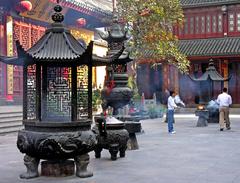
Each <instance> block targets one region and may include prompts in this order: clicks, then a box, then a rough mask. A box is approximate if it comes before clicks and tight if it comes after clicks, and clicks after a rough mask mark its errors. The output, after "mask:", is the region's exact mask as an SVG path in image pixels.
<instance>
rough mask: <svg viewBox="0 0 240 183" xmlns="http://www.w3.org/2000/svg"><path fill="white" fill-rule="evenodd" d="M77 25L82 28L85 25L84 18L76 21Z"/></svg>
mask: <svg viewBox="0 0 240 183" xmlns="http://www.w3.org/2000/svg"><path fill="white" fill-rule="evenodd" d="M77 24H78V25H79V26H81V27H84V26H85V25H86V19H85V18H79V19H77Z"/></svg>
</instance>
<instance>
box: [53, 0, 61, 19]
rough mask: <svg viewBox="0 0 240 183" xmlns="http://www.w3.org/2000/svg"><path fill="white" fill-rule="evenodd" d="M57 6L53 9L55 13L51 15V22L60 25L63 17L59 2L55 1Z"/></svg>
mask: <svg viewBox="0 0 240 183" xmlns="http://www.w3.org/2000/svg"><path fill="white" fill-rule="evenodd" d="M57 3H58V4H57V5H56V6H55V7H54V11H55V13H54V14H53V15H52V20H53V21H54V22H58V23H61V22H62V21H63V20H64V16H63V14H62V13H61V11H62V6H60V5H59V0H57Z"/></svg>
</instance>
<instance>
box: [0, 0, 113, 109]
mask: <svg viewBox="0 0 240 183" xmlns="http://www.w3.org/2000/svg"><path fill="white" fill-rule="evenodd" d="M56 3H57V1H56V0H28V1H24V0H1V1H0V55H4V56H6V55H7V56H13V55H15V54H16V46H15V41H16V40H19V41H20V43H21V45H23V47H24V49H28V48H30V47H31V46H32V45H33V44H34V43H36V41H37V40H39V39H40V38H41V36H42V35H43V34H44V31H45V29H46V27H48V26H50V23H51V22H52V20H51V15H52V14H53V7H54V5H55V4H56ZM29 4H30V5H29ZM60 4H61V6H62V7H63V14H64V17H65V19H64V24H65V25H67V26H68V27H69V28H70V29H71V32H72V34H73V35H74V37H75V38H76V39H78V40H79V41H82V40H84V41H85V42H86V43H89V41H91V40H94V39H95V36H94V35H95V34H96V33H95V28H98V27H105V26H107V25H109V22H110V20H111V18H112V2H111V1H109V0H103V1H98V0H92V1H85V0H81V1H79V0H62V1H60ZM106 50H107V48H106V45H105V44H104V43H99V42H98V43H96V44H95V48H94V53H95V54H98V55H100V56H102V55H104V54H106ZM102 69H103V68H99V69H98V70H99V71H97V69H96V68H94V69H93V75H94V76H93V84H94V85H95V86H96V87H97V86H99V85H101V83H103V81H101V80H100V78H102V77H99V79H98V80H97V76H96V75H97V73H100V72H101V71H102ZM101 75H103V73H101ZM103 78H104V76H103ZM102 80H103V79H102ZM21 101H22V67H20V66H10V65H8V66H7V65H5V64H3V63H2V62H0V105H1V104H18V103H21Z"/></svg>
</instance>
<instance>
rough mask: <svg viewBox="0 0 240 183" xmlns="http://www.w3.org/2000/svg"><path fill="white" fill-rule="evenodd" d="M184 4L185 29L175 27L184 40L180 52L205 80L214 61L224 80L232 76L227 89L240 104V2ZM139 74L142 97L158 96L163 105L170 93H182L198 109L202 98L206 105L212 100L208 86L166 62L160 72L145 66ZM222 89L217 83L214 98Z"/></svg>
mask: <svg viewBox="0 0 240 183" xmlns="http://www.w3.org/2000/svg"><path fill="white" fill-rule="evenodd" d="M181 4H182V7H183V10H184V15H185V21H184V25H183V27H182V28H180V27H174V33H175V34H176V35H177V36H178V37H179V39H180V42H179V48H180V50H181V51H182V52H183V53H185V54H186V55H187V57H188V59H189V60H190V63H191V66H190V74H191V75H194V76H196V77H199V76H201V75H202V73H204V72H205V71H206V68H207V67H208V63H209V60H210V59H213V61H214V65H215V67H216V69H217V71H218V72H219V73H220V74H221V75H222V76H224V78H227V77H229V76H232V77H231V79H230V81H229V82H228V83H227V82H224V86H225V87H227V88H228V89H229V93H230V94H231V95H232V98H233V104H235V106H236V105H237V104H240V73H239V72H240V46H239V45H240V1H239V0H181ZM138 72H139V73H142V74H141V75H140V74H139V75H138V77H139V79H138V80H139V81H140V80H141V82H139V83H138V84H139V89H140V93H142V92H144V93H145V96H146V97H148V98H151V97H152V95H153V93H156V94H157V99H158V100H159V101H160V102H162V101H163V98H162V96H164V95H163V94H164V91H165V90H166V89H168V90H175V91H176V92H178V93H179V94H180V96H181V98H182V99H183V101H184V102H185V103H186V104H187V105H188V106H194V105H195V98H196V97H198V96H199V97H200V100H201V101H202V102H207V101H209V100H211V98H210V95H209V93H210V91H209V85H208V83H207V82H200V83H196V82H194V81H192V80H191V79H190V78H189V76H187V75H184V74H181V73H179V72H178V70H177V69H176V68H175V67H174V66H171V65H168V64H166V63H164V62H163V63H162V64H161V65H159V66H158V67H156V68H152V67H151V66H150V65H148V64H146V63H144V62H143V63H142V64H140V65H139V67H138ZM143 81H144V82H143ZM150 81H154V82H150ZM222 87H223V86H221V83H214V98H216V97H217V95H218V94H219V93H220V92H221V88H222Z"/></svg>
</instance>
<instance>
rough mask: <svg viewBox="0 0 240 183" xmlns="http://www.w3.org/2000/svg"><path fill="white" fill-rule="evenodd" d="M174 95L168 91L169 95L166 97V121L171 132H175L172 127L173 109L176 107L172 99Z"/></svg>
mask: <svg viewBox="0 0 240 183" xmlns="http://www.w3.org/2000/svg"><path fill="white" fill-rule="evenodd" d="M174 97H175V92H174V91H170V96H169V97H168V102H167V107H168V110H167V122H168V132H169V133H171V134H174V133H176V131H174V129H173V122H174V109H175V108H177V105H176V103H175V101H174Z"/></svg>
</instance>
